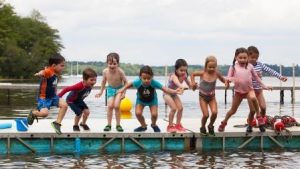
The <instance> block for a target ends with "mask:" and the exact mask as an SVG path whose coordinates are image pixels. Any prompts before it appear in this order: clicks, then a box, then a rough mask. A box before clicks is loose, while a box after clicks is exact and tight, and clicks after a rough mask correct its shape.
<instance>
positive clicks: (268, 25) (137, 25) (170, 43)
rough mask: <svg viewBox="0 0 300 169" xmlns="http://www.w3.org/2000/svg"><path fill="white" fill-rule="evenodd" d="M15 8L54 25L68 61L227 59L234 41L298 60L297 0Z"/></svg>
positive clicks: (70, 0)
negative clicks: (109, 56)
mask: <svg viewBox="0 0 300 169" xmlns="http://www.w3.org/2000/svg"><path fill="white" fill-rule="evenodd" d="M5 2H6V3H9V4H11V5H12V6H13V7H14V8H15V11H16V12H17V14H18V15H20V16H24V17H26V16H29V15H30V13H31V11H32V10H38V11H39V12H40V13H41V14H42V15H43V16H44V17H45V18H46V22H47V23H48V24H49V25H50V26H51V27H52V28H55V29H57V30H58V31H59V35H60V37H61V41H62V44H63V45H64V47H65V48H64V49H63V50H62V54H63V55H64V56H65V57H66V59H67V60H69V61H106V60H105V59H106V55H107V54H108V53H109V52H117V53H119V55H120V62H122V63H137V64H147V65H173V64H174V63H175V61H176V59H179V58H183V59H185V60H186V61H187V62H188V64H191V65H195V64H201V65H203V64H204V62H205V58H206V57H207V56H209V55H214V56H216V57H217V59H218V64H220V65H223V64H231V63H232V60H233V57H234V52H235V49H236V48H239V47H248V46H251V45H254V46H256V47H257V48H258V49H259V51H260V58H259V60H260V61H261V62H263V63H267V64H278V65H285V66H291V65H292V64H299V63H300V14H299V10H300V1H299V0H285V1H282V0H63V1H62V0H6V1H5Z"/></svg>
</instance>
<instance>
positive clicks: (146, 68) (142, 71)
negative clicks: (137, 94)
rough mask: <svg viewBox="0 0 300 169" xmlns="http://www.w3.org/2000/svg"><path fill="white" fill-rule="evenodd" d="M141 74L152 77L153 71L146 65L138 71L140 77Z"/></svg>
mask: <svg viewBox="0 0 300 169" xmlns="http://www.w3.org/2000/svg"><path fill="white" fill-rule="evenodd" d="M142 73H145V74H148V75H150V76H153V75H154V74H153V71H152V68H151V67H150V66H148V65H145V66H143V67H142V68H141V69H140V76H141V75H142Z"/></svg>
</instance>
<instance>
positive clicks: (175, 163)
mask: <svg viewBox="0 0 300 169" xmlns="http://www.w3.org/2000/svg"><path fill="white" fill-rule="evenodd" d="M299 155H300V152H297V151H290V152H285V151H272V152H260V151H242V150H241V151H239V152H235V151H225V152H220V151H212V152H189V153H188V152H186V153H176V152H156V153H140V154H139V153H138V154H111V155H109V154H98V155H76V154H69V155H39V156H34V155H26V156H12V155H11V156H0V168H274V167H278V168H294V167H295V166H298V165H299V164H300V160H299Z"/></svg>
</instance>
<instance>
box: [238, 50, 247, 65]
mask: <svg viewBox="0 0 300 169" xmlns="http://www.w3.org/2000/svg"><path fill="white" fill-rule="evenodd" d="M235 59H236V60H237V62H238V63H239V64H242V65H243V64H246V63H248V54H247V53H239V54H238V55H237V56H236V57H235Z"/></svg>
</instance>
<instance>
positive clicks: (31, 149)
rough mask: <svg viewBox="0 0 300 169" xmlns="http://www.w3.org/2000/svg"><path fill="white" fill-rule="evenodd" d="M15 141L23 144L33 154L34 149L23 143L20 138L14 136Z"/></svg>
mask: <svg viewBox="0 0 300 169" xmlns="http://www.w3.org/2000/svg"><path fill="white" fill-rule="evenodd" d="M16 139H17V140H18V141H19V142H20V143H21V144H23V145H24V146H25V147H26V148H28V149H29V150H30V151H31V152H32V153H35V152H36V151H35V149H34V148H32V147H31V146H30V145H29V144H27V143H25V141H23V140H22V139H21V138H19V137H17V136H16Z"/></svg>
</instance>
